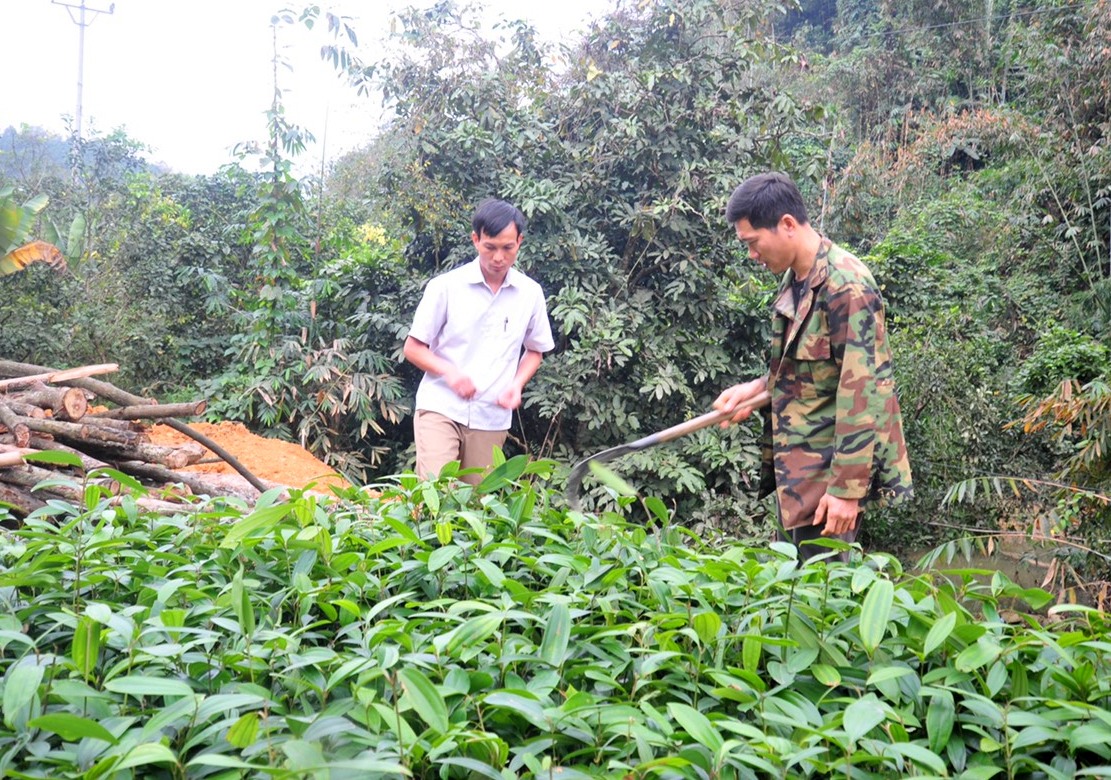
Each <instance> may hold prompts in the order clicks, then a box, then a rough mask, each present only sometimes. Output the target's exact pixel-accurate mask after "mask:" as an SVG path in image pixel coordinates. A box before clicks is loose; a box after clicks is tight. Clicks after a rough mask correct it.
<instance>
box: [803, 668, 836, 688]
mask: <svg viewBox="0 0 1111 780" xmlns="http://www.w3.org/2000/svg"><path fill="white" fill-rule="evenodd" d="M810 673H811V674H812V675H814V679H815V680H817V681H818V682H820V683H821V684H822V685H827V686H829V687H830V688H833V687H834V686H837V685H840V684H841V673H840V672H839V671H837V669H836V668H834V667H832V666H830V665H829V664H813V665H811V667H810Z"/></svg>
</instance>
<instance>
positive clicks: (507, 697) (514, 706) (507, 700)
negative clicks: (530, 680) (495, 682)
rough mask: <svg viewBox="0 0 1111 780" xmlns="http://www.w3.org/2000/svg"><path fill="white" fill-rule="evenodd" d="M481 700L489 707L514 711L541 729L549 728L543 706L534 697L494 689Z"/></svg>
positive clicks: (546, 729) (549, 724)
mask: <svg viewBox="0 0 1111 780" xmlns="http://www.w3.org/2000/svg"><path fill="white" fill-rule="evenodd" d="M483 702H485V703H486V704H488V705H489V706H491V707H501V708H503V709H507V710H510V711H512V712H516V713H517V714H518V715H520V716H522V717H523V718H524V719H525V720H527V721H528V722H529V723H531V724H532V725H533V726H535V727H536V728H538V729H540V730H541V731H548V730H549V729H550V728H551V725H552V724H551V723H550V722H549V719H548V717H547V716H546V715H545V714H544V708H543V707H541V706H540V703H539V702H538V701H536V699H535V698H531V697H529V696H525V695H523V694H519V693H510V692H508V691H494V692H493V693H490V694H487V695H486V697H485V698H484V699H483Z"/></svg>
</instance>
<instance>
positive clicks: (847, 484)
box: [826, 283, 883, 499]
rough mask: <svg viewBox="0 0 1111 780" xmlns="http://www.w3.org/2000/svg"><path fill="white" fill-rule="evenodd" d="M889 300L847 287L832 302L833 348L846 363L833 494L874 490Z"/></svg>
mask: <svg viewBox="0 0 1111 780" xmlns="http://www.w3.org/2000/svg"><path fill="white" fill-rule="evenodd" d="M882 318H883V301H882V299H881V298H880V295H879V292H878V291H877V290H875V289H874V288H872V287H870V286H869V285H867V284H861V283H855V284H850V285H846V286H845V287H844V288H842V289H841V290H839V291H838V292H837V293H836V294H835V295H834V296H832V297H831V299H830V306H829V329H830V347H831V350H832V351H833V353H834V355H835V356H836V357H837V358H838V359H839V362H840V364H841V374H840V378H839V380H838V384H837V404H836V421H835V423H834V437H833V459H832V462H831V464H830V481H829V484H828V485H827V488H826V490H827V492H828V493H830V494H832V495H834V496H838V497H839V498H846V499H854V498H855V499H863V498H865V497H866V496H867V495H868V493H869V489H870V486H871V480H872V463H873V459H874V456H875V450H876V441H877V436H878V427H877V426H878V424H879V422H880V420H879V418H880V417H881V416H882V415H883V408H882V402H881V399H880V396H879V393H878V392H877V382H878V381H879V377H878V372H877V368H878V367H877V358H876V352H877V350H876V341H877V333H878V330H879V329H880V328H882V327H883V326H882V321H883V320H882Z"/></svg>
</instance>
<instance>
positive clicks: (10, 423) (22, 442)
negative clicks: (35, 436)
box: [0, 403, 31, 447]
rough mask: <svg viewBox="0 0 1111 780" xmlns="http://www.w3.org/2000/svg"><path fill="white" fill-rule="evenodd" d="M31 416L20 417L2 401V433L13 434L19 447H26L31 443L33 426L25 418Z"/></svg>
mask: <svg viewBox="0 0 1111 780" xmlns="http://www.w3.org/2000/svg"><path fill="white" fill-rule="evenodd" d="M27 419H31V418H29V417H20V416H19V415H17V414H16V413H15V412H13V411H12V410H11V409H10V408H9V407H8V405H7V404H3V403H0V433H7V434H11V437H12V439H13V441H14V443H15V446H17V447H26V446H27V445H29V444H30V443H31V428H30V426H28V425H27V423H25V422H24V420H27Z"/></svg>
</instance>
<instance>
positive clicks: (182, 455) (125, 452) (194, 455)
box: [83, 441, 205, 469]
mask: <svg viewBox="0 0 1111 780" xmlns="http://www.w3.org/2000/svg"><path fill="white" fill-rule="evenodd" d="M83 443H84V445H85V446H86V448H87V449H89V450H91V451H92V452H93V454H94V455H95V454H97V452H98V451H99V452H100V453H102V454H104V455H105V456H106V457H109V458H110V459H111V460H120V459H124V460H140V461H145V462H147V463H157V464H159V465H162V466H165V467H166V468H170V469H181V468H185V467H186V466H192V465H193V464H194V463H196V462H197V461H199V460H200V459H201V458H203V457H204V455H205V450H204V448H203V447H201V446H200V445H198V444H194V443H192V442H187V443H185V444H179V445H177V446H174V447H170V446H166V445H162V444H151V443H149V442H140V443H138V444H116V443H113V442H107V441H98V442H90V441H85V442H83Z"/></svg>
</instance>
